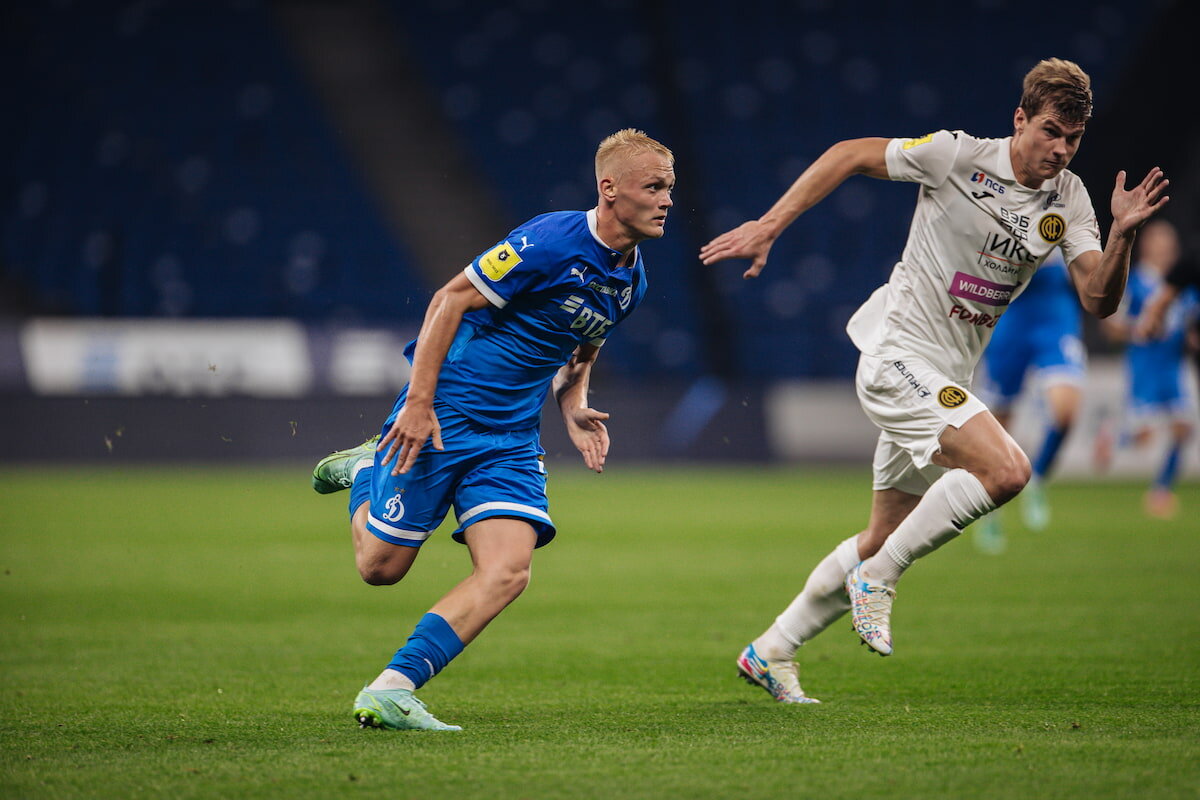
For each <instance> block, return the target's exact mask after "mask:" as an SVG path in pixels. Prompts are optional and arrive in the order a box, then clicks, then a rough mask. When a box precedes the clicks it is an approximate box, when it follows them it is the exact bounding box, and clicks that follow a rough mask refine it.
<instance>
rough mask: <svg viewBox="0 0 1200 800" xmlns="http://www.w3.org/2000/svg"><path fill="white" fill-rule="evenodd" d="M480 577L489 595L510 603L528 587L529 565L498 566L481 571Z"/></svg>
mask: <svg viewBox="0 0 1200 800" xmlns="http://www.w3.org/2000/svg"><path fill="white" fill-rule="evenodd" d="M480 577H482V578H483V580H484V581H485V582H486V583H487V586H488V592H489V594H491V595H493V596H495V597H503V598H505V599H506V600H510V601H511V600H514V599H516V598H517V597H518V596H520V594H521V592H523V591H525V587H526V586H528V585H529V565H528V564H525V565H506V566H499V567H495V568H492V569H487V570H484V571H482V572H481V574H480Z"/></svg>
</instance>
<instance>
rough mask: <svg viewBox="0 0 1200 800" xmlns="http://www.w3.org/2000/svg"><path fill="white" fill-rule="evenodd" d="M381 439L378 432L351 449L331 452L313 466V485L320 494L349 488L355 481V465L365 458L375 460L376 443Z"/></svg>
mask: <svg viewBox="0 0 1200 800" xmlns="http://www.w3.org/2000/svg"><path fill="white" fill-rule="evenodd" d="M378 441H379V436H378V434H376V435H375V436H372V437H371V438H370V439H367V440H366V441H365V442H363V443H362V444H360V445H359V446H358V447H351V448H350V449H349V450H338V451H337V452H336V453H330V454H329V455H327V456H325V457H324V458H322V459H321V460H320V461H318V462H317V466H315V467H314V468H313V473H312V485H313V489H315V490H316V491H317V492H318V493H319V494H332V493H333V492H340V491H341V490H342V489H349V488H350V485H351V484H352V483H354V478H353V475H354V467H355V465H357V464H358V462H359V461H362V460H363V459H364V458H365V459H367V460H369V461H371V462H374V460H375V444H376V442H378Z"/></svg>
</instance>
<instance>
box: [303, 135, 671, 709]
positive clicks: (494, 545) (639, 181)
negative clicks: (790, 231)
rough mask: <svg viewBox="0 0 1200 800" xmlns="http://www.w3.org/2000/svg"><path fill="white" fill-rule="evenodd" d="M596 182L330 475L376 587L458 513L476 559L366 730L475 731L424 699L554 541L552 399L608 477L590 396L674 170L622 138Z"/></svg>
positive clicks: (491, 277)
mask: <svg viewBox="0 0 1200 800" xmlns="http://www.w3.org/2000/svg"><path fill="white" fill-rule="evenodd" d="M596 183H597V189H598V193H599V197H598V201H597V205H596V207H595V208H594V209H592V210H590V211H587V212H584V211H559V212H551V213H547V214H542V215H540V216H538V217H535V218H533V219H532V220H530V221H529V222H526V223H525V224H524V225H521V226H520V227H518V228H517V229H515V230H514V231H512V232H511V233H510V234H509V235H508V236H506V237H505V238H504V239H503V240H501V241H500V242H499V243H498V244H496V246H494V247H492V248H491V249H489V250H487V251H486V252H484V253H483V254H481V255H479V256H478V257H477V258H475V259H474V260H473V261H471V263H470V264H468V265H467V267H466V269H465V270H464V271H463V272H462V273H460V274H458V275H457V276H455V277H454V278H453V279H451V280H450V281H449V282H448V283H447V284H446V285H445V286H443V287H442V288H441V289H439V290H438V291H437V292H436V293H435V294H434V295H433V298H432V300H431V301H430V303H429V308H428V310H427V311H426V314H425V320H424V323H423V324H422V326H421V330H420V332H419V334H418V335H417V338H416V340H415V341H413V342H411V343H410V344H409V345H408V347H407V348H406V349H405V356H406V357H408V359H409V360H410V361H411V362H412V374H411V378H410V380H409V384H408V386H406V387H405V388H404V389H403V390H402V391H401V392H400V395H399V397H398V398H397V399H396V402H395V405H394V407H393V409H392V413H391V415H390V416H389V417H388V418H387V420H386V421H385V422H384V425H383V431H382V438H381V439H380V440H379V442H378V444H376V443H375V441H374V440H371V441H368V442H366V443H364V444H363V445H360V446H359V447H356V448H352V449H350V450H344V451H341V452H338V453H334V454H332V455H330V456H328V457H326V458H325V459H322V460H321V462H320V463H318V465H317V467H316V469H314V470H313V487H314V488H315V489H316V490H317V491H318V492H321V493H322V494H325V493H329V492H334V491H337V490H339V489H344V488H349V489H350V518H351V525H350V527H351V533H352V535H353V540H354V551H355V559H356V562H357V566H358V571H359V573H360V575H361V576H362V579H363V580H364V581H366V582H367V583H369V584H371V585H389V584H394V583H396V582H398V581H399V580H401V579H402V578H403V577H404V576H405V574H407V573H408V570H409V568H410V567H411V566H412V564H413V561H414V560H415V559H416V557H417V553H418V552H420V550H419V548H420V546H421V544H422V543H423V542H424V541H425V540H426V538H428V537H429V535H430V534H431V533H432V532H433V531H434V530H435V529H436V528H437V527H438V525H439V524H440V523H441V522H442V520H443V518H444V517H445V515H446V513H447V511H448V510H449V507H450V506H451V505H453V506H454V509H455V514H456V517H457V522H458V528H457V530H455V531H454V533H453V534H452V537H453V538H454V539H455V541H458V542H460V543H463V544H465V545H466V546H467V549H468V550H469V551H470V554H471V562H472V565H473V569H472V571H471V574H470V575H469V576H468V577H467V578H466V579H465V580H463V581H462V582H461V583H459V584H458V585H457V586H455V587H454V588H453V589H451V590H450V592H449V593H448V594H446V595H445V596H444V597H442V598H441V599H440V600H438V601H437V602H436V603H435V604H434V605H433V607H432V608H430V609H429V612H428V613H427V614H425V615H424V617H422V618H421V620H420V621H419V622H418V623H417V626H416V628H415V630H414V631H413V633H412V635H411V636H410V637H409V638H408V641H407V643H406V644H405V645H404V646H403V647H401V648H400V650H399V651H397V653H396V655H395V657H394V658H393V659H392V661H391V663H389V664H388V665H387V667H386V668H385V669H384V670H383V671H382V672H381V673H380V674H379V676H378V677H377V678H375V680H373V681H372V682H370V683H369V684H367V686H366V687H365V688H364V689H363V690H362V691H361V692H360V693H359V695H358V697H357V698H356V699H355V701H354V717H355V719H357V720H358V722H359V724H360V725H361V726H363V727H377V728H390V729H422V730H459V728H458V727H457V726H452V725H446V724H445V723H443V722H441V721H439V720H438V719H436V718H435V717H434V716H433V715H432V714H431V713H430V712H429V711H428V710H427V709H426V708H425V706H424V704H423V703H422V702H421V701H420V700H418V699H417V697H416V696H415V695H414V694H413V693H414V692H415V691H416V690H417V689H419V688H420V687H421V686H422V685H423V684H424V683H426V682H427V681H428V680H429V679H430V678H432V677H433V676H434V675H436V674H437V673H438V672H440V671H441V670H442V669H443V668H444V667H445V666H446V664H447V663H449V662H450V660H451V659H453V658H454V657H455V656H456V655H458V654H459V653H460V652H462V650H463V648H464V647H465V646H466V645H468V644H470V642H471V641H472V640H473V639H474V638H475V637H476V636H478V635H479V633H480V632H481V631H482V630H483V629H484V628H485V627H486V626H487V624H488V623H489V622H491V621H492V619H494V618H495V617H496V615H497V614H499V613H500V612H501V611H502V610H503V609H504V608H505V606H507V605H508V604H509V603H511V602H512V601H513V600H515V599H516V598H517V596H518V595H520V594H521V592H522V591H523V590H524V589H525V586H526V585H527V583H528V581H529V568H530V562H531V560H532V556H533V550H534V549H535V548H537V547H541V546H542V545H545V544H547V543H548V542H549V541H550V540H551V539H552V538H553V537H554V534H555V528H554V523H553V522H552V521H551V518H550V514H549V511H548V508H549V504H548V501H547V498H546V472H545V466H544V464H543V460H542V457H543V455H544V451H543V450H542V448H541V446H540V444H539V436H538V430H539V423H540V416H541V409H542V405H543V403H544V401H545V399H546V396H547V394H548V393H549V392H550V391H553V393H554V397H555V399H556V400H557V403H558V406H559V408H560V409H561V411H562V415H563V421H564V423H565V424H566V428H567V433H568V435H569V437H570V439H571V442H572V443H573V444H574V445H575V447H576V448H578V450H579V451H580V453H581V454H582V455H583V461H584V464H585V465H586V466H587V467H588V468H589V469H592V470H594V471H596V472H601V471H603V468H604V462H605V458H606V456H607V453H608V446H609V438H608V431H607V429H606V427H605V425H604V422H603V421H604V420H606V419H608V414H605V413H603V412H601V411H597V410H595V409H593V408H591V407H589V406H588V399H587V395H588V381H589V377H590V374H591V369H592V365H593V364H594V363H595V360H596V356H597V354H598V353H599V350H600V346H601V345H602V344H603V343H604V340H605V338H606V337H607V336H608V334H609V333H610V331H611V330H612V328H613V327H614V326H615V325H617V324H618V323H620V322H621V321H622V320H624V319H625V318H626V317H628V316H629V314H631V313H632V312H633V310H634V309H635V308H636V307H637V306H638V304H639V303H640V302H641V301H642V298H643V297H644V296H645V294H646V271H645V267H644V265H643V263H642V256H641V251H640V249H639V248H638V243H639V242H642V241H645V240H647V239H657V238H660V237H661V236H662V235H663V230H664V228H663V226H664V224H665V222H666V218H667V214H668V212H669V211H670V209H671V205H672V201H671V193H672V190H673V188H674V186H675V171H674V156H673V155H672V154H671V151H670V150H668V149H667V148H666V147H664V146H663V145H662V144H660V143H659V142H657V141H655V140H654V139H652V138H650V137H649V136H647V135H646V134H644V133H642V132H641V131H636V130H633V129H625V130H622V131H618V132H617V133H614V134H613V135H611V136H609V137H607V138H606V139H605V140H604V141H603V142H601V143H600V146H599V148H598V149H597V151H596Z"/></svg>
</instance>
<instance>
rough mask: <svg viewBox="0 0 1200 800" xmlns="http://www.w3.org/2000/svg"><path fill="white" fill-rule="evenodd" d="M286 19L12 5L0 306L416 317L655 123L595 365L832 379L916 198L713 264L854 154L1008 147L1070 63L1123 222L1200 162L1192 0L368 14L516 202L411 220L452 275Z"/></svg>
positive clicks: (179, 8) (1103, 180) (463, 7)
mask: <svg viewBox="0 0 1200 800" xmlns="http://www.w3.org/2000/svg"><path fill="white" fill-rule="evenodd" d="M288 5H289V4H287V3H277V4H270V3H265V2H260V1H259V0H215V1H214V2H204V3H200V2H148V1H145V0H143V1H142V2H122V3H112V2H100V3H85V2H64V1H62V0H59V1H58V2H47V3H36V4H26V5H21V6H15V7H10V8H8V9H7V10H5V11H4V12H2V13H3V14H4V23H3V26H2V27H3V33H2V34H0V37H2V41H3V48H2V50H3V55H2V59H3V69H4V74H5V77H6V81H5V82H6V84H7V85H8V89H7V90H6V92H5V96H6V99H5V102H4V105H5V108H6V114H5V117H6V122H5V124H4V125H2V126H0V146H2V147H3V150H4V154H5V163H6V167H5V170H4V172H3V175H2V178H0V181H2V182H0V202H2V203H3V208H4V216H3V248H2V252H0V294H2V295H3V300H2V301H0V314H3V315H4V316H6V317H9V318H14V317H15V318H21V317H24V316H29V315H37V314H61V315H71V316H103V317H188V318H194V317H205V318H208V317H264V316H265V317H295V318H298V319H301V320H304V321H305V322H309V323H314V324H326V323H331V324H332V323H354V324H358V323H363V324H381V325H389V326H397V327H400V328H415V327H416V325H417V324H419V320H420V313H421V311H422V310H423V308H424V303H425V301H426V299H427V298H428V297H429V295H430V293H431V292H432V290H433V289H434V288H436V285H437V283H439V282H440V281H441V280H444V279H445V278H448V277H449V276H450V275H451V274H452V273H453V272H454V271H455V270H457V269H459V268H461V265H462V264H464V263H465V262H466V261H467V260H468V259H469V258H470V257H472V256H473V255H474V254H475V253H476V252H478V251H480V250H482V249H484V248H485V247H487V246H489V245H490V244H491V243H492V241H493V240H494V239H495V238H498V237H500V236H501V235H503V233H504V232H505V230H507V228H508V227H511V226H513V225H515V224H517V223H519V222H521V221H523V220H524V219H527V218H528V217H530V216H533V215H534V214H537V213H540V212H542V211H546V210H553V209H566V208H587V207H590V205H591V204H592V202H593V199H594V180H593V177H592V174H591V156H592V153H593V151H594V148H595V145H596V143H597V141H598V140H599V139H600V138H601V137H602V136H604V135H605V134H607V133H609V132H611V131H613V130H615V129H617V128H621V127H627V126H635V127H639V128H642V129H644V130H646V131H647V132H649V133H650V134H651V135H654V136H656V137H658V138H660V139H662V140H663V141H664V142H666V143H667V144H668V145H670V146H671V147H673V148H674V149H675V151H676V154H677V157H678V164H677V167H678V177H679V186H678V190H677V193H676V197H675V201H676V205H675V210H674V212H673V214H672V217H671V219H670V221H669V223H668V234H667V236H666V238H665V239H664V240H662V241H661V242H654V243H650V244H648V245H647V246H646V247H645V255H646V258H647V262H648V265H649V270H650V276H651V291H650V293H649V296H648V299H647V302H646V304H645V306H644V307H643V309H642V310H641V311H640V312H639V313H638V314H637V315H635V316H634V317H633V318H632V319H631V320H630V322H629V323H628V324H627V325H626V326H625V328H624V329H623V330H622V331H621V332H620V333H619V335H617V336H615V337H614V339H613V342H612V345H611V347H609V348H606V356H605V359H603V361H604V369H605V370H607V371H609V372H611V373H616V374H618V375H622V376H626V377H629V378H634V379H637V378H642V377H645V376H650V375H664V376H666V377H668V378H671V377H675V378H684V377H687V376H696V375H698V374H714V375H719V376H721V377H727V378H731V379H737V380H757V379H777V378H789V377H843V376H846V375H848V374H850V371H851V370H852V368H853V364H854V359H853V357H852V356H853V353H852V346H851V345H850V343H849V341H848V340H847V339H846V337H845V335H844V333H843V332H842V329H843V326H844V324H845V321H846V319H847V317H848V316H849V315H850V313H851V311H852V310H853V309H854V308H855V307H856V306H857V305H858V304H859V303H860V302H861V301H862V300H863V299H864V298H865V297H866V295H867V294H868V293H869V292H870V291H871V289H872V288H874V287H875V286H877V285H878V284H879V283H881V282H882V281H883V280H884V279H885V278H886V276H887V274H888V271H889V270H890V268H891V265H892V263H893V262H894V261H895V259H896V258H897V256H898V254H899V251H900V248H901V247H902V245H903V242H904V237H905V233H906V230H907V226H908V223H909V219H910V216H911V206H912V202H913V199H914V194H915V190H914V188H913V187H912V186H908V185H902V184H890V183H887V182H881V181H869V180H867V179H855V180H852V181H850V182H848V183H847V184H846V185H845V186H843V187H842V188H841V189H840V190H839V191H838V192H837V193H836V194H835V195H833V196H832V197H831V198H830V199H829V200H828V201H827V202H825V203H824V204H822V205H821V206H819V207H818V208H816V209H814V210H813V211H812V212H811V213H810V214H809V215H807V216H806V217H805V218H803V219H802V220H801V221H800V222H799V223H798V224H797V225H795V226H794V227H793V228H792V229H791V230H790V231H789V232H788V234H787V235H786V236H785V237H784V238H783V239H781V240H780V241H779V243H778V244H777V245H776V247H775V250H774V252H773V256H772V261H771V265H770V267H769V269H768V271H767V272H766V273H765V274H764V276H763V277H762V278H761V279H760V280H758V281H755V282H744V281H742V279H741V277H740V275H741V271H742V265H736V264H735V265H728V264H727V265H722V266H718V267H715V268H705V267H703V266H702V265H701V264H699V262H698V261H697V260H696V257H695V252H696V250H697V248H698V247H699V245H700V244H702V243H703V242H704V241H706V240H707V239H708V238H710V237H711V236H713V235H715V234H717V233H719V232H721V231H722V230H724V229H726V228H728V227H730V226H732V225H734V224H737V223H738V222H740V221H742V220H743V219H746V218H748V217H752V216H757V215H758V214H760V213H761V212H762V211H764V210H765V209H766V208H767V207H768V206H769V205H770V203H771V202H772V201H773V200H774V199H775V198H776V197H777V196H778V195H779V193H780V192H782V191H783V190H784V189H785V188H786V187H787V186H788V185H789V183H790V182H791V181H792V180H793V179H794V178H795V177H796V176H797V175H798V174H799V173H800V171H801V170H802V169H803V168H804V167H805V166H806V165H807V164H808V163H809V162H810V161H811V160H812V159H813V158H815V157H816V156H817V155H819V154H820V153H821V152H822V150H823V149H824V148H825V147H827V146H828V145H830V144H832V143H833V142H834V141H836V140H838V139H841V138H847V137H853V136H863V135H880V136H910V135H920V134H923V133H926V132H928V131H930V130H933V129H936V128H941V127H948V128H962V129H966V130H969V131H971V132H973V133H975V134H978V135H993V136H1004V135H1007V134H1008V133H1009V132H1010V128H1011V115H1012V110H1013V108H1014V107H1015V105H1016V102H1017V99H1018V93H1019V81H1020V78H1021V76H1022V74H1023V73H1024V72H1025V71H1026V70H1027V69H1028V68H1029V67H1030V66H1032V64H1033V63H1035V62H1036V61H1037V60H1038V59H1040V58H1043V57H1046V56H1051V55H1057V56H1062V57H1065V58H1070V59H1073V60H1076V61H1078V62H1079V63H1080V64H1081V65H1082V66H1083V67H1084V68H1085V69H1087V70H1088V71H1089V72H1090V73H1091V75H1092V77H1093V80H1094V90H1095V94H1096V99H1097V105H1096V121H1095V123H1094V124H1093V126H1092V127H1093V130H1092V131H1090V132H1089V134H1088V137H1087V138H1086V139H1085V143H1084V149H1083V150H1082V152H1081V154H1080V156H1079V157H1078V158H1077V160H1076V162H1075V165H1074V168H1075V169H1076V171H1077V172H1079V173H1080V174H1082V175H1083V176H1084V178H1085V180H1087V181H1089V183H1090V185H1091V187H1092V191H1093V197H1094V200H1095V203H1096V206H1097V208H1098V210H1099V212H1100V214H1101V216H1102V222H1103V223H1105V224H1106V222H1107V221H1106V220H1105V219H1104V215H1105V213H1106V208H1107V194H1108V190H1109V186H1110V182H1111V180H1112V175H1113V174H1115V172H1116V170H1117V169H1118V168H1121V167H1126V168H1128V169H1130V170H1131V171H1137V170H1143V171H1144V169H1145V168H1147V167H1149V166H1152V165H1153V163H1159V162H1162V163H1164V166H1171V165H1172V163H1174V164H1175V165H1179V164H1182V163H1186V159H1187V158H1188V156H1189V154H1192V155H1194V152H1195V150H1196V144H1195V138H1194V137H1192V138H1191V140H1190V141H1189V140H1188V139H1187V138H1186V137H1183V141H1182V142H1181V141H1179V139H1180V137H1177V136H1172V135H1170V131H1169V130H1164V129H1163V128H1164V126H1167V127H1169V126H1172V125H1174V126H1178V125H1180V124H1183V123H1181V122H1180V120H1181V119H1183V118H1185V117H1186V115H1184V114H1182V112H1180V111H1168V110H1165V109H1163V108H1161V107H1159V106H1157V105H1155V102H1156V100H1155V98H1156V97H1158V96H1160V95H1162V94H1163V92H1164V91H1165V92H1166V96H1168V97H1171V96H1173V97H1175V98H1176V99H1177V100H1178V99H1179V98H1180V95H1179V94H1178V92H1179V89H1178V88H1172V86H1171V84H1172V83H1174V82H1178V83H1186V84H1187V85H1190V86H1192V87H1194V85H1195V78H1196V77H1197V76H1196V74H1194V73H1193V74H1191V75H1190V77H1189V76H1186V75H1178V74H1170V73H1168V74H1155V73H1154V72H1153V71H1152V70H1151V71H1149V72H1148V71H1147V70H1148V68H1147V66H1146V65H1147V63H1149V62H1150V61H1152V60H1153V57H1154V55H1155V48H1157V47H1160V46H1162V36H1163V33H1164V31H1168V32H1169V31H1170V30H1172V29H1173V28H1175V29H1177V28H1179V27H1180V25H1181V24H1182V23H1181V20H1182V15H1183V4H1182V3H1170V2H1163V1H1162V0H1149V2H1142V3H1136V4H1135V3H1130V2H1125V3H1107V4H1103V3H1102V4H1096V3H1094V2H1083V1H1080V0H1063V2H1058V3H1055V4H1036V5H1035V4H1029V3H1010V2H1003V1H1002V0H978V2H967V3H936V2H935V3H886V4H884V3H866V4H859V3H836V2H820V1H819V0H811V1H801V2H742V3H736V4H734V3H694V2H675V1H671V2H649V3H647V2H632V1H631V0H629V1H627V0H607V1H606V2H595V3H587V4H583V3H553V2H541V1H540V0H524V1H521V2H513V3H509V4H504V5H496V4H487V3H469V2H453V0H409V1H408V2H403V1H401V0H390V2H386V3H383V4H379V3H359V4H358V5H363V6H373V7H374V8H373V11H374V12H375V13H380V12H381V11H382V14H383V17H382V18H383V19H386V20H387V23H388V26H387V30H385V31H384V33H385V34H386V35H387V36H388V37H390V38H391V40H392V41H393V42H394V47H395V48H396V49H397V52H400V53H403V55H404V57H405V63H406V64H408V65H410V67H411V70H413V74H415V75H416V76H417V77H418V78H419V81H420V83H421V84H422V85H423V86H424V87H425V89H426V91H427V93H428V96H429V97H430V98H432V99H433V108H435V109H436V111H437V113H438V114H439V115H440V119H439V120H438V121H439V123H440V124H442V125H445V126H448V129H449V130H451V131H452V136H451V140H452V141H451V142H450V144H451V146H452V147H453V148H454V149H455V150H456V151H457V152H459V153H460V154H461V156H462V158H463V160H464V163H466V164H468V165H470V168H471V170H472V172H473V175H474V176H475V178H476V180H477V181H478V183H477V184H476V187H475V188H474V189H473V191H481V192H485V193H487V194H488V195H489V197H488V200H489V202H493V203H494V204H495V207H496V208H498V209H500V214H501V216H502V220H503V224H502V226H501V228H502V229H499V230H495V231H493V232H492V233H491V234H490V237H491V238H489V239H484V240H479V241H474V242H471V243H468V244H465V245H464V243H462V242H461V241H458V240H456V239H454V238H453V237H451V235H450V234H451V233H452V232H453V229H454V226H455V220H454V219H445V220H444V225H445V228H444V229H442V230H438V229H429V230H427V231H425V232H424V233H423V234H422V235H423V236H425V237H428V239H430V240H432V241H435V242H436V241H438V240H445V241H446V245H445V253H444V263H440V264H422V263H419V261H418V259H417V257H416V256H415V255H414V249H419V248H414V242H413V241H412V240H411V239H410V240H405V238H404V237H403V236H399V235H396V234H395V233H394V228H393V227H390V226H389V225H388V224H386V222H385V221H384V219H383V216H382V214H381V211H380V205H379V203H378V199H377V197H376V196H375V194H374V193H373V192H372V190H371V189H370V182H369V181H368V180H367V179H366V176H365V175H364V174H363V171H362V168H361V167H360V166H358V165H357V164H356V163H355V161H354V159H352V158H351V157H350V155H349V154H348V150H347V147H346V145H345V142H344V140H343V137H342V136H341V134H340V125H339V120H338V119H337V117H336V116H335V115H333V114H331V113H330V111H329V108H328V105H327V104H325V103H322V101H321V100H320V98H319V97H318V94H317V92H315V91H314V89H313V87H312V86H311V85H310V79H309V77H308V73H307V72H306V70H305V69H303V68H301V66H300V64H299V63H298V60H297V57H296V54H295V52H294V49H293V48H292V47H291V46H289V41H288V35H287V32H286V30H285V27H284V26H282V25H281V24H280V18H281V13H282V12H286V10H287V6H288ZM299 5H304V4H299ZM310 5H311V4H310ZM318 5H319V4H318ZM351 5H354V4H351ZM1171 56H1172V57H1173V58H1175V59H1176V63H1178V59H1179V58H1181V57H1182V58H1183V59H1184V62H1183V63H1190V64H1193V65H1194V63H1195V60H1194V56H1191V55H1190V54H1187V55H1184V56H1180V54H1179V53H1178V52H1172V53H1171ZM1139 70H1140V72H1139ZM1139 76H1140V77H1139ZM410 77H411V76H410ZM1148 78H1149V80H1148ZM1190 91H1192V92H1193V93H1194V88H1193V89H1192V90H1190ZM1155 118H1158V119H1159V121H1158V122H1154V121H1153V120H1154V119H1155ZM1192 125H1193V128H1192V130H1194V123H1192ZM1189 148H1190V149H1189ZM1193 163H1194V159H1193ZM422 190H423V189H422V187H421V186H419V185H417V186H413V187H411V191H413V192H418V193H419V192H421V191H422ZM1189 208H1190V209H1192V210H1194V206H1190V207H1189V206H1186V205H1184V206H1183V209H1184V210H1185V211H1186V210H1187V209H1189ZM1192 227H1194V226H1192Z"/></svg>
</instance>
